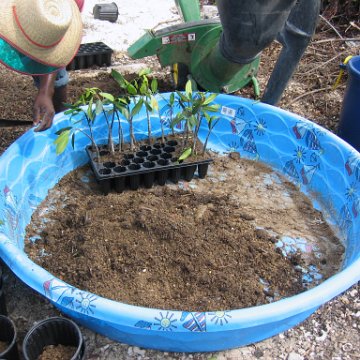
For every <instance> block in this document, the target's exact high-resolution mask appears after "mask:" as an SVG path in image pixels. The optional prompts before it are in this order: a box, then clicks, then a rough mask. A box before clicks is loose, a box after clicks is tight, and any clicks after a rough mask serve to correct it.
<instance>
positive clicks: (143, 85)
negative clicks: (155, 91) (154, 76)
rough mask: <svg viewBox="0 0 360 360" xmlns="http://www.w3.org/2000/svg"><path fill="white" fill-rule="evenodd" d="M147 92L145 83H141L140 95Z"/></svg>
mask: <svg viewBox="0 0 360 360" xmlns="http://www.w3.org/2000/svg"><path fill="white" fill-rule="evenodd" d="M147 92H148V87H147V84H146V83H145V82H143V83H142V84H141V86H140V94H141V95H145V94H146V93H147Z"/></svg>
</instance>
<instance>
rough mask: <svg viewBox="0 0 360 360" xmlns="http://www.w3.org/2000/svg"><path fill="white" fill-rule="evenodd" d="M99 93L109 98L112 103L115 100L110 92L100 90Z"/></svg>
mask: <svg viewBox="0 0 360 360" xmlns="http://www.w3.org/2000/svg"><path fill="white" fill-rule="evenodd" d="M99 95H100V96H102V97H103V98H105V99H107V100H109V101H110V102H112V103H113V102H114V101H115V98H114V96H113V95H112V94H109V93H104V92H101V93H100V94H99Z"/></svg>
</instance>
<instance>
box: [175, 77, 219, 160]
mask: <svg viewBox="0 0 360 360" xmlns="http://www.w3.org/2000/svg"><path fill="white" fill-rule="evenodd" d="M176 94H177V95H178V98H179V105H180V107H181V109H182V110H181V112H179V113H178V114H177V115H176V117H175V118H174V120H173V121H172V123H171V127H172V128H174V127H175V125H176V124H178V123H180V122H182V121H184V122H185V136H184V138H183V143H182V147H183V152H182V154H181V156H180V157H179V160H185V159H186V158H187V157H189V156H191V155H196V153H197V150H196V148H197V147H196V145H197V138H198V134H199V130H200V126H201V122H202V120H203V118H205V119H206V121H207V122H208V128H209V131H208V135H207V137H206V141H205V142H204V146H203V153H205V151H206V145H207V140H208V138H209V136H210V133H211V131H212V130H213V128H214V126H215V125H216V124H217V122H218V118H217V117H216V116H212V117H211V116H210V115H209V113H215V112H217V111H218V110H219V107H220V105H218V104H214V105H211V103H212V102H213V101H214V100H215V99H216V97H217V94H208V93H204V92H194V91H193V86H192V82H191V80H188V81H187V83H186V86H185V91H184V92H180V91H176Z"/></svg>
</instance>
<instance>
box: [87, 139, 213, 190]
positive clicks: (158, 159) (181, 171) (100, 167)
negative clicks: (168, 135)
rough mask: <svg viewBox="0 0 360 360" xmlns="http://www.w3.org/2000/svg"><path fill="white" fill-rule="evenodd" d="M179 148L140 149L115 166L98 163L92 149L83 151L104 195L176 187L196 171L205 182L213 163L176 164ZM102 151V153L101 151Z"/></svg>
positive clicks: (155, 146) (169, 143) (188, 161)
mask: <svg viewBox="0 0 360 360" xmlns="http://www.w3.org/2000/svg"><path fill="white" fill-rule="evenodd" d="M177 150H180V145H179V144H178V143H177V142H176V141H175V140H169V141H167V142H166V143H165V144H162V143H155V144H153V145H152V146H150V145H142V146H141V147H140V151H136V152H135V153H126V154H124V155H123V160H121V161H119V162H117V163H115V162H109V161H107V162H99V159H98V157H97V153H96V151H95V150H94V149H92V148H91V146H89V147H87V148H86V151H87V154H88V156H89V159H90V165H91V168H92V169H93V171H94V175H95V177H96V180H97V181H98V183H99V185H100V188H101V191H102V192H103V194H105V195H107V194H108V193H109V192H110V191H111V189H112V188H115V191H117V192H119V193H120V192H122V191H124V190H125V189H126V188H127V187H128V188H130V189H131V190H137V189H138V188H139V187H140V186H141V185H143V186H144V187H146V188H151V187H152V186H153V184H154V183H157V184H158V185H160V186H163V185H165V184H166V182H167V180H170V181H172V182H173V183H177V182H178V181H179V180H180V179H184V180H185V181H191V180H192V179H193V177H194V175H195V172H196V170H197V172H198V176H199V178H200V179H203V178H205V176H206V174H207V171H208V167H209V164H210V163H211V162H212V161H213V160H212V159H202V160H198V161H195V160H193V161H192V160H191V159H186V161H185V162H179V161H178V160H177V158H176V157H175V154H176V152H177ZM103 151H105V150H103Z"/></svg>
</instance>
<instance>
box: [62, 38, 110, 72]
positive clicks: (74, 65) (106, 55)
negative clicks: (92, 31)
mask: <svg viewBox="0 0 360 360" xmlns="http://www.w3.org/2000/svg"><path fill="white" fill-rule="evenodd" d="M112 53H113V50H112V49H111V48H110V47H108V46H107V45H106V44H104V43H103V42H94V43H85V44H81V45H80V48H79V50H78V52H77V54H76V56H75V57H74V59H73V60H72V61H71V62H70V64H69V65H68V66H67V67H66V69H67V70H79V69H86V68H89V67H91V66H93V65H97V66H104V65H106V66H110V65H111V55H112Z"/></svg>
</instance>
